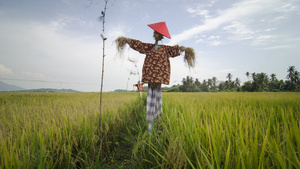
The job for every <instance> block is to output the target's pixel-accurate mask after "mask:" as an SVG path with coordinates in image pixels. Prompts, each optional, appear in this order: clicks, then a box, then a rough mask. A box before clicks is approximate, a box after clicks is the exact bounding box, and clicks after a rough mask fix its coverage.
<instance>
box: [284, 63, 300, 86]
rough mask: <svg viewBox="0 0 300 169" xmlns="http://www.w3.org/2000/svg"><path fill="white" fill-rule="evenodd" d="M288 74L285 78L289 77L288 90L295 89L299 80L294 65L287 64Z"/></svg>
mask: <svg viewBox="0 0 300 169" xmlns="http://www.w3.org/2000/svg"><path fill="white" fill-rule="evenodd" d="M287 72H288V75H287V76H286V78H287V79H289V84H290V85H289V87H288V88H289V89H290V90H296V89H297V81H298V80H299V73H298V72H297V71H296V68H295V66H289V68H288V70H287Z"/></svg>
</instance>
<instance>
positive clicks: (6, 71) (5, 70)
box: [0, 64, 13, 75]
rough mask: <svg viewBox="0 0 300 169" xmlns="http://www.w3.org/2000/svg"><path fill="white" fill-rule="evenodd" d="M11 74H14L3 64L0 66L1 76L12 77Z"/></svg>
mask: <svg viewBox="0 0 300 169" xmlns="http://www.w3.org/2000/svg"><path fill="white" fill-rule="evenodd" d="M11 74H13V72H12V71H11V70H10V69H9V68H7V67H5V66H4V65H3V64H0V75H11Z"/></svg>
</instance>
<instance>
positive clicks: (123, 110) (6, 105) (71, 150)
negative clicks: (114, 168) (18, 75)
mask: <svg viewBox="0 0 300 169" xmlns="http://www.w3.org/2000/svg"><path fill="white" fill-rule="evenodd" d="M137 98H138V95H137V94H136V93H104V94H103V99H104V100H103V111H102V112H103V115H102V123H101V124H102V126H101V128H100V125H99V124H100V121H99V120H100V116H99V101H100V100H99V93H1V94H0V168H99V167H101V166H103V165H104V164H105V163H106V162H107V161H108V160H109V156H110V154H111V152H112V151H114V145H115V142H116V138H118V137H119V133H120V132H121V130H124V128H125V126H126V125H128V124H130V123H131V121H132V116H133V111H134V110H135V109H137V107H136V106H135V105H137V104H136V103H139V102H141V100H140V99H137Z"/></svg>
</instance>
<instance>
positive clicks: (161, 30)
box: [148, 22, 171, 41]
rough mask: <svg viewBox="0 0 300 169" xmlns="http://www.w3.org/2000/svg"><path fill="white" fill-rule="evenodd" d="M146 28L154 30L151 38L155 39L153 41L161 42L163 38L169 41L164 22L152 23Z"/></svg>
mask: <svg viewBox="0 0 300 169" xmlns="http://www.w3.org/2000/svg"><path fill="white" fill-rule="evenodd" d="M148 26H149V27H150V28H152V29H153V30H154V33H153V37H154V38H155V40H157V41H158V40H162V39H163V36H165V37H167V38H170V39H171V36H170V33H169V30H168V28H167V25H166V23H165V22H158V23H153V24H149V25H148Z"/></svg>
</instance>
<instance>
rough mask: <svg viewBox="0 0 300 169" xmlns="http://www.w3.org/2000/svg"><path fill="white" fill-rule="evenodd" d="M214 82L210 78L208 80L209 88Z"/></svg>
mask: <svg viewBox="0 0 300 169" xmlns="http://www.w3.org/2000/svg"><path fill="white" fill-rule="evenodd" d="M212 84H213V82H212V80H211V79H208V80H207V85H208V87H209V88H212Z"/></svg>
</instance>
